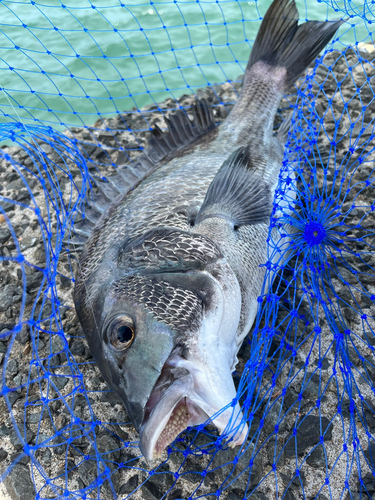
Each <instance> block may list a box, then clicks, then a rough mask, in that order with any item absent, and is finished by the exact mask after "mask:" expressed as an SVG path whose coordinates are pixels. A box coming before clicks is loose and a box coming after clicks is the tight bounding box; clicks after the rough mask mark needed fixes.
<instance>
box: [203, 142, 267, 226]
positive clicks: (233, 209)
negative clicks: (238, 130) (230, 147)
mask: <svg viewBox="0 0 375 500" xmlns="http://www.w3.org/2000/svg"><path fill="white" fill-rule="evenodd" d="M271 213H272V195H271V189H270V187H269V186H268V185H267V184H266V183H265V182H264V180H263V179H262V178H261V177H260V174H259V171H257V169H256V168H254V162H253V160H252V159H251V157H250V154H249V149H248V148H247V147H246V148H240V149H238V150H236V151H235V152H234V153H232V154H231V155H230V157H229V158H228V159H227V160H226V161H225V162H224V163H223V165H222V166H221V168H220V170H219V171H218V173H217V174H216V176H215V178H214V180H213V181H212V182H211V184H210V187H209V188H208V191H207V194H206V197H205V199H204V201H203V204H202V207H201V209H200V211H199V213H198V216H197V218H196V221H195V224H199V223H200V222H202V221H203V220H204V219H208V218H213V217H219V218H222V219H225V220H227V221H228V222H229V223H231V224H232V225H233V227H234V228H237V227H239V226H243V225H249V224H260V223H267V222H269V220H270V216H271Z"/></svg>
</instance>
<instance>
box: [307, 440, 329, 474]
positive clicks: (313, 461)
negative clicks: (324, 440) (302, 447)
mask: <svg viewBox="0 0 375 500" xmlns="http://www.w3.org/2000/svg"><path fill="white" fill-rule="evenodd" d="M306 461H307V463H308V464H309V465H311V467H316V468H324V467H325V465H326V460H325V455H324V449H323V446H322V445H319V446H317V447H316V448H315V449H314V450H313V451H312V452H311V454H310V455H309V456H308V457H307V460H306Z"/></svg>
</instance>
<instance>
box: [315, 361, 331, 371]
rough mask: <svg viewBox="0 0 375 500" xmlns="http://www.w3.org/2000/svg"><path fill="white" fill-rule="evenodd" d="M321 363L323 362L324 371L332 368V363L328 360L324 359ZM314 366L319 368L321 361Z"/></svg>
mask: <svg viewBox="0 0 375 500" xmlns="http://www.w3.org/2000/svg"><path fill="white" fill-rule="evenodd" d="M320 362H321V367H322V370H328V368H329V367H330V362H329V361H328V359H327V358H323V359H322V360H321V361H320ZM314 364H315V365H316V366H319V360H318V359H317V360H316V361H315V363H314Z"/></svg>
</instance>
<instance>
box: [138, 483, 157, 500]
mask: <svg viewBox="0 0 375 500" xmlns="http://www.w3.org/2000/svg"><path fill="white" fill-rule="evenodd" d="M146 484H147V483H146ZM139 491H140V492H141V498H142V500H158V498H160V497H156V496H155V495H153V494H152V493H151V491H150V490H149V489H148V488H146V485H145V484H144V485H143V486H141V488H140V490H139Z"/></svg>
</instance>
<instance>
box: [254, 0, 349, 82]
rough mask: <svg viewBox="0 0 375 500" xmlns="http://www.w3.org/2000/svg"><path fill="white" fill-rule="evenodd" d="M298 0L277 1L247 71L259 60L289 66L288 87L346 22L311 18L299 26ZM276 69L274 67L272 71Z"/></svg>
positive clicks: (258, 36) (271, 9)
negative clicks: (313, 19)
mask: <svg viewBox="0 0 375 500" xmlns="http://www.w3.org/2000/svg"><path fill="white" fill-rule="evenodd" d="M298 20H299V14H298V10H297V7H296V4H295V1H294V0H291V1H290V0H274V2H273V3H272V5H271V6H270V8H269V9H268V11H267V13H266V15H265V16H264V18H263V21H262V24H261V26H260V29H259V32H258V34H257V37H256V39H255V42H254V45H253V49H252V51H251V54H250V58H249V62H248V64H247V68H246V72H249V71H251V68H252V67H253V66H254V65H255V64H256V63H257V62H260V61H261V62H263V63H265V64H267V65H268V66H269V67H270V68H275V67H277V68H285V70H286V73H285V76H284V79H283V84H284V87H287V86H289V85H290V84H292V83H294V82H295V81H296V80H297V78H298V77H299V76H300V75H301V74H302V73H303V72H304V71H305V69H306V68H307V67H308V66H309V65H310V64H311V63H312V62H313V61H314V60H315V59H316V57H317V56H318V55H319V53H320V52H321V51H322V50H323V48H324V47H325V46H326V45H327V43H328V42H329V41H330V40H331V38H332V37H333V36H334V34H335V33H336V31H337V29H338V28H339V27H340V26H341V24H342V23H343V22H344V21H343V20H340V19H338V20H337V19H336V20H334V21H307V22H305V23H302V24H300V25H299V26H298ZM271 71H272V70H271Z"/></svg>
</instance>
